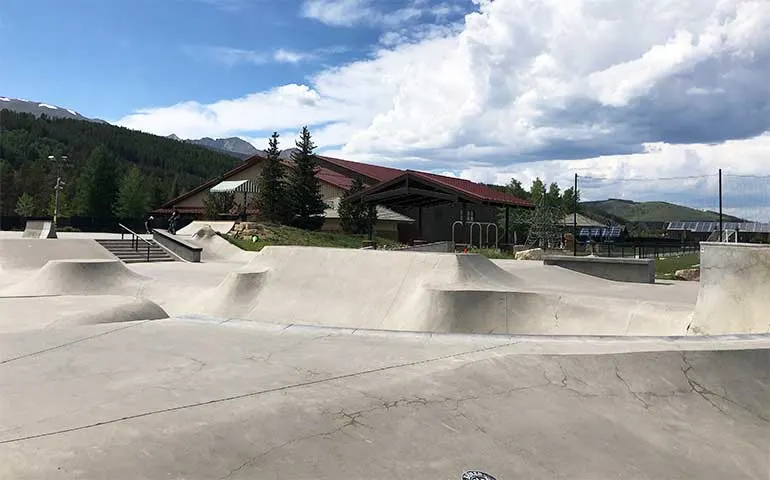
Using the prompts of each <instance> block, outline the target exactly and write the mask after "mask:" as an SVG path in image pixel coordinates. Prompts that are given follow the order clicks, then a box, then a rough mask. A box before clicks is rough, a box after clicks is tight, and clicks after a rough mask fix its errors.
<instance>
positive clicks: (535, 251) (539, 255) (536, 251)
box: [516, 248, 543, 260]
mask: <svg viewBox="0 0 770 480" xmlns="http://www.w3.org/2000/svg"><path fill="white" fill-rule="evenodd" d="M542 259H543V249H542V248H531V249H529V250H522V251H521V252H516V260H542Z"/></svg>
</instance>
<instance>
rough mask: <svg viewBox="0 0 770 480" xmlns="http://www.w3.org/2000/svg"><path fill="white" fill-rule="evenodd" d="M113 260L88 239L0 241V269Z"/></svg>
mask: <svg viewBox="0 0 770 480" xmlns="http://www.w3.org/2000/svg"><path fill="white" fill-rule="evenodd" d="M66 259H105V260H116V257H115V256H114V255H113V254H111V253H110V252H109V251H107V249H105V248H104V247H102V246H101V245H99V244H98V243H97V242H96V240H91V239H71V238H66V239H65V238H59V239H55V240H53V239H26V238H25V239H22V238H3V239H0V269H2V270H34V269H37V268H40V267H42V266H43V265H45V264H46V263H47V262H48V261H49V260H66Z"/></svg>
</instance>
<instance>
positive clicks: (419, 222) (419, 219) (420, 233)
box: [417, 206, 425, 240]
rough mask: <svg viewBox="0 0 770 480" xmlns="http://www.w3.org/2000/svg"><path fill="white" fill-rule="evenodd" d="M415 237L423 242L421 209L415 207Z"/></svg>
mask: <svg viewBox="0 0 770 480" xmlns="http://www.w3.org/2000/svg"><path fill="white" fill-rule="evenodd" d="M417 235H418V236H419V237H420V240H425V238H424V237H423V234H422V207H421V206H420V207H417Z"/></svg>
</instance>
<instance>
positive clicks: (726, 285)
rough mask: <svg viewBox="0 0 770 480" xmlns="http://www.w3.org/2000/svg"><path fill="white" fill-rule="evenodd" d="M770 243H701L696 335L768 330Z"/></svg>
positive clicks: (695, 319) (692, 326)
mask: <svg viewBox="0 0 770 480" xmlns="http://www.w3.org/2000/svg"><path fill="white" fill-rule="evenodd" d="M769 286H770V246H768V245H755V244H738V243H705V242H704V243H701V253H700V285H699V288H698V301H697V303H696V307H695V314H694V316H693V322H692V325H691V327H690V331H691V333H693V334H697V335H719V334H727V333H736V332H742V333H770V317H769V316H768V314H767V312H768V311H770V296H768V294H767V289H768V287H769Z"/></svg>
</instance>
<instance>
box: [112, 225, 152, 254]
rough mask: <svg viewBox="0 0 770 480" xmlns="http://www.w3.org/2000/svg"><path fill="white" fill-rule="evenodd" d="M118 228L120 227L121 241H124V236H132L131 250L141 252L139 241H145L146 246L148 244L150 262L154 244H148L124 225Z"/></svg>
mask: <svg viewBox="0 0 770 480" xmlns="http://www.w3.org/2000/svg"><path fill="white" fill-rule="evenodd" d="M118 226H119V227H120V229H121V230H120V239H121V240H123V239H124V235H126V234H130V235H131V248H133V249H134V250H135V251H137V252H138V251H139V240H141V241H143V242H144V243H145V244H147V262H148V263H149V262H150V248H151V247H152V243H150V242H148V241H147V240H145V239H144V238H142V237H140V236H139V234H138V233H136V232H135V231H133V230H131V229H130V228H128V227H127V226H125V225H123V224H122V223H119V224H118Z"/></svg>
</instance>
